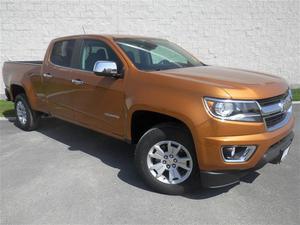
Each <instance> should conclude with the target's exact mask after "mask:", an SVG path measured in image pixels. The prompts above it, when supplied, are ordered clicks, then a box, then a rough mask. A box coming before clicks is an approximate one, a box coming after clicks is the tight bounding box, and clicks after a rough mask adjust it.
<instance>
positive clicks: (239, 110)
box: [204, 97, 262, 122]
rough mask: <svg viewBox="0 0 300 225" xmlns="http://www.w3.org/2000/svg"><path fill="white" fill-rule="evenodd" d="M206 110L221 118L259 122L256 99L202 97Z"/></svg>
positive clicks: (260, 117) (260, 118) (260, 119)
mask: <svg viewBox="0 0 300 225" xmlns="http://www.w3.org/2000/svg"><path fill="white" fill-rule="evenodd" d="M204 102H205V106H206V108H207V110H208V112H209V113H210V114H211V115H212V116H214V117H216V118H219V119H222V120H234V121H248V122H261V121H262V116H261V113H260V109H259V107H258V104H257V102H256V101H239V100H229V99H228V100H227V99H217V98H208V97H205V98H204Z"/></svg>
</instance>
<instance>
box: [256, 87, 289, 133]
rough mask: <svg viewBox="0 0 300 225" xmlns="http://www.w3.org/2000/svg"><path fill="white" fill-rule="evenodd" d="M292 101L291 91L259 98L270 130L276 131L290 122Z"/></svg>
mask: <svg viewBox="0 0 300 225" xmlns="http://www.w3.org/2000/svg"><path fill="white" fill-rule="evenodd" d="M291 101H292V98H291V96H290V94H289V91H286V92H285V93H284V94H282V95H278V96H275V97H271V98H266V99H260V100H257V102H258V104H259V105H260V108H261V112H262V115H263V118H264V122H265V125H266V128H267V130H268V131H274V130H276V129H278V128H280V127H282V126H284V125H285V124H286V123H287V122H288V120H289V118H290V116H291V110H290V106H291Z"/></svg>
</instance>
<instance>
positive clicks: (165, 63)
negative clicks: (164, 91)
mask: <svg viewBox="0 0 300 225" xmlns="http://www.w3.org/2000/svg"><path fill="white" fill-rule="evenodd" d="M115 41H116V43H117V44H118V45H119V46H120V47H121V48H122V50H123V51H124V52H125V53H126V55H127V56H128V58H129V59H130V60H131V61H132V63H133V64H134V65H135V66H136V67H137V68H138V69H140V70H146V71H153V70H167V69H176V68H184V67H193V66H203V65H204V64H203V63H201V62H200V61H199V60H198V59H196V58H195V57H193V56H192V55H190V54H189V53H188V52H186V51H185V50H184V49H182V48H180V47H179V46H177V45H176V44H174V43H171V42H169V41H167V40H162V39H149V38H118V39H115Z"/></svg>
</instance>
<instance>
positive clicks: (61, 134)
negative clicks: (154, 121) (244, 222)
mask: <svg viewBox="0 0 300 225" xmlns="http://www.w3.org/2000/svg"><path fill="white" fill-rule="evenodd" d="M11 122H12V121H11ZM37 132H40V133H42V134H44V135H46V136H47V137H49V138H52V139H54V140H55V141H59V142H61V143H63V144H65V145H67V146H69V147H68V149H69V150H70V151H81V152H84V153H86V154H89V155H91V156H93V157H95V158H97V159H99V160H100V161H101V162H103V163H105V164H106V165H109V166H111V167H113V168H117V169H119V170H120V171H119V173H118V178H119V179H121V180H122V181H123V182H125V183H128V184H130V185H133V186H135V187H137V188H140V189H144V190H147V191H151V192H152V190H151V189H149V188H148V187H147V186H146V185H145V184H144V183H143V182H142V180H141V178H140V176H139V175H138V173H137V171H136V169H135V166H134V148H135V146H134V145H130V144H127V143H125V142H122V141H120V140H116V139H114V138H111V137H108V136H106V135H103V134H100V133H97V132H95V131H92V130H89V129H86V128H83V127H80V126H77V125H74V124H71V123H68V122H64V121H62V120H59V119H55V118H46V119H42V120H41V124H40V126H39V129H38V130H37ZM258 175H259V173H257V172H253V173H250V174H249V175H248V176H247V177H245V178H244V179H245V180H244V182H247V183H252V182H253V180H255V178H256V177H257V176H258ZM235 186H236V185H231V186H228V187H224V188H218V189H203V188H200V187H199V188H197V189H196V190H195V191H194V192H193V193H191V194H185V195H183V197H186V198H191V199H206V198H210V197H214V196H217V195H220V194H223V193H226V192H228V191H229V190H230V189H231V188H233V187H235Z"/></svg>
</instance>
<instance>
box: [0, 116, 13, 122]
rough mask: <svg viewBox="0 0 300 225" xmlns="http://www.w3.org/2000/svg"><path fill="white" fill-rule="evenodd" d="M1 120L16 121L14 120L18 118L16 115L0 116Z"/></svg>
mask: <svg viewBox="0 0 300 225" xmlns="http://www.w3.org/2000/svg"><path fill="white" fill-rule="evenodd" d="M1 120H8V121H14V120H16V117H0V121H1Z"/></svg>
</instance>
